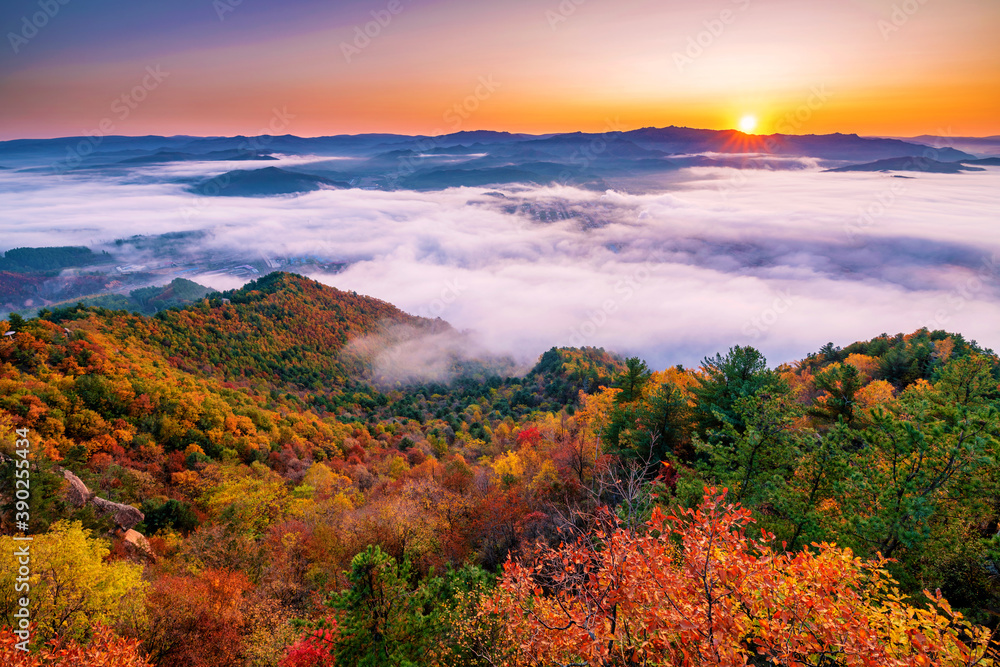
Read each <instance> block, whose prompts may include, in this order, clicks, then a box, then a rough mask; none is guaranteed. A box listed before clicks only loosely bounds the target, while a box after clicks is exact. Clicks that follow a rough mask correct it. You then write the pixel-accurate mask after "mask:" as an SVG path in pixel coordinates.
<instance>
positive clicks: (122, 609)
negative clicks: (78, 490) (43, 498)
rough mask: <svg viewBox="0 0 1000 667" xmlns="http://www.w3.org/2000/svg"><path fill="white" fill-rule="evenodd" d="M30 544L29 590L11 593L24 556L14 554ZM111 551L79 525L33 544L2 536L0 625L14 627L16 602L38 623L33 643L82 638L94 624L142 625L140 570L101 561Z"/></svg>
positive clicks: (63, 525)
mask: <svg viewBox="0 0 1000 667" xmlns="http://www.w3.org/2000/svg"><path fill="white" fill-rule="evenodd" d="M25 545H28V547H29V548H28V556H27V558H28V559H30V560H29V562H28V563H27V564H26V566H27V567H28V568H29V569H30V574H29V575H28V582H27V583H28V584H29V586H30V590H28V591H21V592H15V591H16V590H17V589H15V584H18V583H19V582H18V581H17V579H18V576H19V570H20V568H21V567H22V565H25V563H24V562H23V561H24V560H25V556H22V555H16V554H18V551H19V550H20V549H23V548H24V547H25ZM108 553H109V549H108V545H107V543H105V542H104V541H103V540H100V539H95V538H93V537H91V535H90V531H87V530H84V529H83V525H82V524H81V523H80V522H79V521H59V522H57V523H54V524H52V527H51V528H50V529H49V532H47V533H44V534H41V535H35V536H34V538H33V540H32V541H31V542H16V541H14V538H13V537H11V536H3V537H0V590H2V591H3V595H0V625H7V626H11V627H14V626H15V625H16V619H15V618H14V616H13V614H14V612H15V611H16V605H17V602H18V598H20V597H21V596H26V597H28V599H29V600H30V602H31V605H30V609H31V620H32V622H33V623H35V624H36V630H35V633H34V641H36V642H37V643H38V644H42V643H44V642H47V641H49V640H50V639H54V638H58V639H81V638H84V637H86V636H87V635H88V634H89V633H90V631H91V629H92V628H93V627H94V625H95V624H98V623H101V624H105V625H109V626H115V625H121V624H123V623H128V624H129V625H132V626H136V625H140V624H141V617H142V612H141V609H142V608H143V604H142V603H143V601H144V598H145V591H146V584H145V583H144V582H143V580H142V566H140V565H134V564H132V563H128V562H123V561H116V562H110V563H109V562H105V559H106V557H107V556H108Z"/></svg>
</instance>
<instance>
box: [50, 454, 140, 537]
mask: <svg viewBox="0 0 1000 667" xmlns="http://www.w3.org/2000/svg"><path fill="white" fill-rule="evenodd" d="M62 472H63V477H65V478H66V481H67V482H69V490H68V491H67V494H66V495H67V498H68V499H69V501H70V503H72V504H73V505H75V506H77V507H83V506H84V505H87V504H88V503H89V504H90V505H92V506H93V507H94V509H95V510H97V512H98V513H100V514H104V515H108V516H110V517H111V519H112V520H113V521H114V522H115V523H116V524H117V525H118V527H119V528H121V529H122V530H124V531H126V533H128V532H133V533H134V532H135V531H134V530H132V528H134V527H135V526H136V525H137V524H139V523H141V522H142V520H143V519H145V518H146V516H145V515H144V514H143V513H142V512H140V511H139V510H137V509H136V508H134V507H132V506H131V505H123V504H122V503H114V502H111V501H110V500H105V499H104V498H100V497H98V496H97V495H95V494H93V493H91V492H90V489H88V488H87V485H86V484H84V483H83V480H82V479H80V478H79V477H77V476H76V475H74V474H73V473H71V472H70V471H69V470H63V471H62ZM135 534H136V535H139V536H140V537H142V535H141V534H139V533H135ZM145 539H146V538H143V540H145ZM147 546H148V544H147Z"/></svg>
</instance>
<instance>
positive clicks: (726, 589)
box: [482, 489, 993, 667]
mask: <svg viewBox="0 0 1000 667" xmlns="http://www.w3.org/2000/svg"><path fill="white" fill-rule="evenodd" d="M725 493H726V492H725V490H723V491H722V492H721V493H720V492H717V491H716V490H715V489H706V491H705V496H704V500H703V502H702V504H701V506H700V507H699V508H697V509H694V510H685V511H683V512H680V516H666V515H664V514H663V513H662V512H661V511H660V510H659V509H658V508H657V509H656V510H654V513H653V517H652V519H651V520H650V521H649V522H648V524H647V528H648V531H647V532H645V533H644V534H635V533H632V532H630V531H628V530H624V529H621V528H618V527H617V526H615V525H614V524H612V525H611V527H610V528H607V529H605V530H603V531H600V532H598V533H597V534H596V535H595V534H591V535H590V536H588V537H586V538H585V539H581V540H579V541H577V542H575V543H573V544H563V545H561V546H560V547H559V548H557V549H550V548H542V549H540V550H538V551H537V552H536V553H535V554H534V556H533V557H532V558H530V559H528V560H527V561H522V562H515V561H509V562H508V563H507V564H506V566H505V569H504V575H503V579H502V582H501V585H500V587H499V592H498V594H497V595H496V596H495V597H494V598H493V600H492V602H491V604H490V605H487V606H485V607H484V609H483V612H482V613H484V614H487V615H491V614H497V613H499V614H503V615H506V616H508V617H509V619H510V620H509V627H508V630H509V636H510V637H511V638H513V639H514V643H515V645H517V646H518V651H517V652H518V653H519V656H518V657H519V658H520V659H523V660H524V661H525V662H526V663H527V664H531V665H535V664H545V665H571V664H572V665H594V666H597V665H602V666H605V665H685V666H687V665H691V666H694V665H727V666H728V665H745V664H748V662H749V663H752V664H758V663H759V661H761V660H764V661H766V664H775V665H813V666H816V667H821V666H824V665H834V664H835V665H850V666H853V665H859V666H860V665H864V666H871V667H874V666H876V665H878V666H880V667H883V666H886V665H898V666H902V665H914V666H918V665H919V666H924V665H928V666H929V665H949V666H953V665H955V666H957V665H970V666H971V665H974V664H981V665H992V664H993V656H992V653H991V652H990V651H989V650H988V644H989V640H990V634H989V632H988V631H987V630H985V629H982V628H977V627H974V626H972V625H970V624H968V623H967V622H965V621H964V620H963V619H962V616H961V614H958V613H957V612H953V611H952V610H951V608H950V607H949V606H948V603H947V601H945V600H944V599H943V598H941V597H940V595H931V594H928V596H929V597H930V600H931V602H930V605H929V606H928V607H926V608H918V607H915V606H912V605H911V604H909V603H908V602H907V601H906V600H904V599H903V598H902V597H901V596H900V594H899V593H898V591H897V589H896V584H895V582H894V581H893V580H892V579H891V578H890V576H889V575H888V573H887V572H886V571H885V569H884V568H883V563H884V561H881V560H876V561H862V560H861V559H858V558H856V557H854V555H853V554H852V553H851V551H850V550H846V549H839V548H836V547H835V546H833V545H830V544H818V545H814V549H812V550H805V551H801V552H798V553H794V554H793V553H783V552H778V551H775V550H774V549H773V548H772V547H771V541H772V539H773V538H772V537H771V536H770V535H767V534H763V536H762V537H761V538H759V539H751V538H750V537H748V536H747V526H748V524H749V523H751V519H750V512H749V511H748V510H746V509H743V508H741V507H739V506H736V505H731V504H726V503H725V502H724V500H725ZM503 661H504V662H505V663H506V664H515V661H514V660H512V658H511V656H510V655H507V656H505V657H504V658H503ZM762 664H763V663H762Z"/></svg>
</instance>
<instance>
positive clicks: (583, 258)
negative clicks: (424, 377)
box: [0, 158, 1000, 367]
mask: <svg viewBox="0 0 1000 667" xmlns="http://www.w3.org/2000/svg"><path fill="white" fill-rule="evenodd" d="M302 162H303V160H302V159H301V158H295V159H293V160H290V161H281V162H267V163H247V162H241V163H211V164H207V163H197V164H190V163H187V164H183V165H167V166H159V167H146V168H142V169H137V170H135V171H134V172H132V173H130V174H129V175H128V176H127V177H122V176H118V175H114V174H111V175H109V174H108V173H98V172H76V173H70V174H67V175H62V176H53V175H51V174H43V173H30V172H17V171H11V170H7V171H0V195H2V207H0V229H2V230H3V236H2V238H0V250H6V249H8V248H13V247H20V246H52V245H71V244H81V245H91V246H92V247H94V246H96V245H97V244H100V243H107V242H110V241H112V240H114V239H116V238H122V237H126V236H131V235H133V234H160V233H164V232H171V231H180V230H195V229H207V230H212V232H213V236H212V237H211V240H210V241H206V243H210V244H213V245H215V246H218V247H220V248H238V249H240V250H242V251H250V250H257V249H259V250H260V251H262V252H263V253H265V254H266V255H272V256H275V255H283V256H284V255H288V254H322V255H325V256H329V257H332V258H335V259H340V260H345V261H348V262H350V264H349V266H348V268H347V269H346V270H345V271H343V272H342V273H339V274H336V275H313V277H315V278H317V279H319V280H321V281H323V282H325V283H328V284H330V285H334V286H336V287H339V288H341V289H349V290H356V291H358V292H361V293H364V294H370V295H372V296H376V297H378V298H381V299H384V300H386V301H390V302H392V303H394V304H396V305H397V306H399V307H400V308H402V309H403V310H406V311H408V312H411V313H415V314H419V315H425V316H430V317H438V316H439V317H441V318H443V319H445V320H447V321H449V322H451V323H452V324H453V325H455V326H456V327H458V328H460V329H469V330H473V331H474V332H475V333H476V336H477V338H478V340H479V342H480V343H481V344H482V345H484V346H485V347H486V348H488V349H491V350H494V351H497V352H512V353H514V355H515V356H516V357H518V358H522V359H523V358H531V357H534V356H536V355H537V354H539V353H541V352H542V351H544V350H545V349H547V348H548V347H551V346H553V345H574V346H580V345H593V346H601V347H605V348H608V349H612V350H616V351H619V352H622V353H625V354H637V355H640V356H642V357H644V358H645V359H647V360H648V361H650V362H651V363H652V364H653V365H654V366H657V367H663V366H666V365H669V364H676V363H684V364H695V363H697V362H698V361H699V360H700V359H701V357H702V356H704V355H706V354H714V353H715V352H717V351H723V350H725V349H726V348H728V347H729V346H731V345H733V344H737V343H739V344H753V345H755V346H757V347H759V348H760V349H762V350H763V351H764V352H765V354H766V355H767V356H768V359H769V361H770V362H771V363H772V364H774V363H778V362H781V361H789V360H794V359H798V358H801V357H802V356H803V355H805V354H806V353H808V352H810V351H815V350H816V349H818V348H819V347H820V346H821V345H822V344H823V343H825V342H827V341H833V342H834V343H836V344H838V345H846V344H848V343H851V342H853V341H855V340H859V339H868V338H871V337H873V336H876V335H878V334H880V333H882V332H887V333H896V332H910V331H913V330H915V329H917V328H919V327H921V326H927V327H930V328H943V329H947V330H949V331H953V332H960V333H963V334H964V335H966V336H967V337H969V338H972V339H976V340H978V342H979V343H980V344H982V345H985V346H987V347H993V348H994V349H996V348H1000V257H998V254H1000V225H998V224H997V211H998V210H1000V206H998V204H1000V201H998V197H1000V194H998V193H1000V169H998V168H992V167H991V168H989V169H988V170H986V171H984V172H976V173H967V174H961V175H937V174H914V177H913V178H899V177H893V176H890V175H888V174H879V173H850V174H832V173H822V172H819V171H818V170H817V169H815V168H813V169H807V170H797V171H767V170H734V169H722V168H695V169H688V170H684V171H683V172H680V174H679V176H680V178H679V177H678V174H675V175H673V176H672V177H671V182H670V184H669V185H668V186H667V187H668V188H669V189H668V190H665V191H662V192H659V193H653V194H649V193H648V189H647V188H648V183H646V184H645V185H644V186H643V188H642V189H641V190H640V189H639V188H636V189H635V191H639V192H645V194H628V193H627V192H624V191H608V192H604V193H601V192H591V191H585V190H579V189H575V188H571V187H558V186H556V187H532V188H527V187H521V188H505V189H502V192H503V193H504V194H505V195H506V196H505V197H501V196H498V195H497V194H495V193H496V190H493V192H494V194H486V193H488V192H490V191H491V190H490V189H488V188H460V189H451V190H445V191H442V192H412V191H393V192H385V191H369V190H360V189H349V190H323V191H318V192H313V193H309V194H304V195H300V196H295V197H271V198H253V199H250V198H237V197H217V198H208V197H199V196H196V195H194V194H191V193H189V192H188V191H187V190H186V189H185V186H184V185H183V184H182V183H179V182H165V180H167V179H177V178H179V177H192V176H197V175H203V176H204V175H212V174H217V173H221V172H223V171H226V170H228V169H233V168H250V167H259V166H283V167H292V168H294V167H295V166H296V165H298V164H301V163H302ZM622 190H628V188H622ZM194 279H195V280H198V281H199V282H203V283H206V284H210V285H211V286H213V287H217V288H229V287H234V286H236V284H238V283H236V282H234V280H235V279H232V278H218V277H215V278H211V279H209V278H207V277H203V278H200V279H199V278H198V277H195V278H194ZM225 281H231V282H225Z"/></svg>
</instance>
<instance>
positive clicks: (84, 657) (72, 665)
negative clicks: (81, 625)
mask: <svg viewBox="0 0 1000 667" xmlns="http://www.w3.org/2000/svg"><path fill="white" fill-rule="evenodd" d="M18 641H20V640H19V639H18V637H17V636H16V635H15V634H14V633H13V632H11V630H10V629H9V628H4V629H3V630H2V631H0V664H2V665H4V667H43V666H44V667H150V664H149V662H147V661H146V659H145V658H144V657H143V656H142V654H141V653H140V652H139V642H138V640H135V639H124V638H122V637H119V636H118V635H116V634H115V633H114V632H112V631H111V630H110V629H109V628H108V627H107V626H104V625H98V626H95V629H94V634H93V636H92V637H91V639H90V642H89V643H88V644H86V645H82V644H80V643H77V642H76V641H68V642H64V643H61V644H60V643H59V642H58V641H55V640H53V641H52V642H51V643H50V644H49V645H48V646H44V647H42V649H41V650H40V651H39V652H37V653H28V652H26V651H22V650H20V649H18V648H17V646H16V645H17V642H18Z"/></svg>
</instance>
